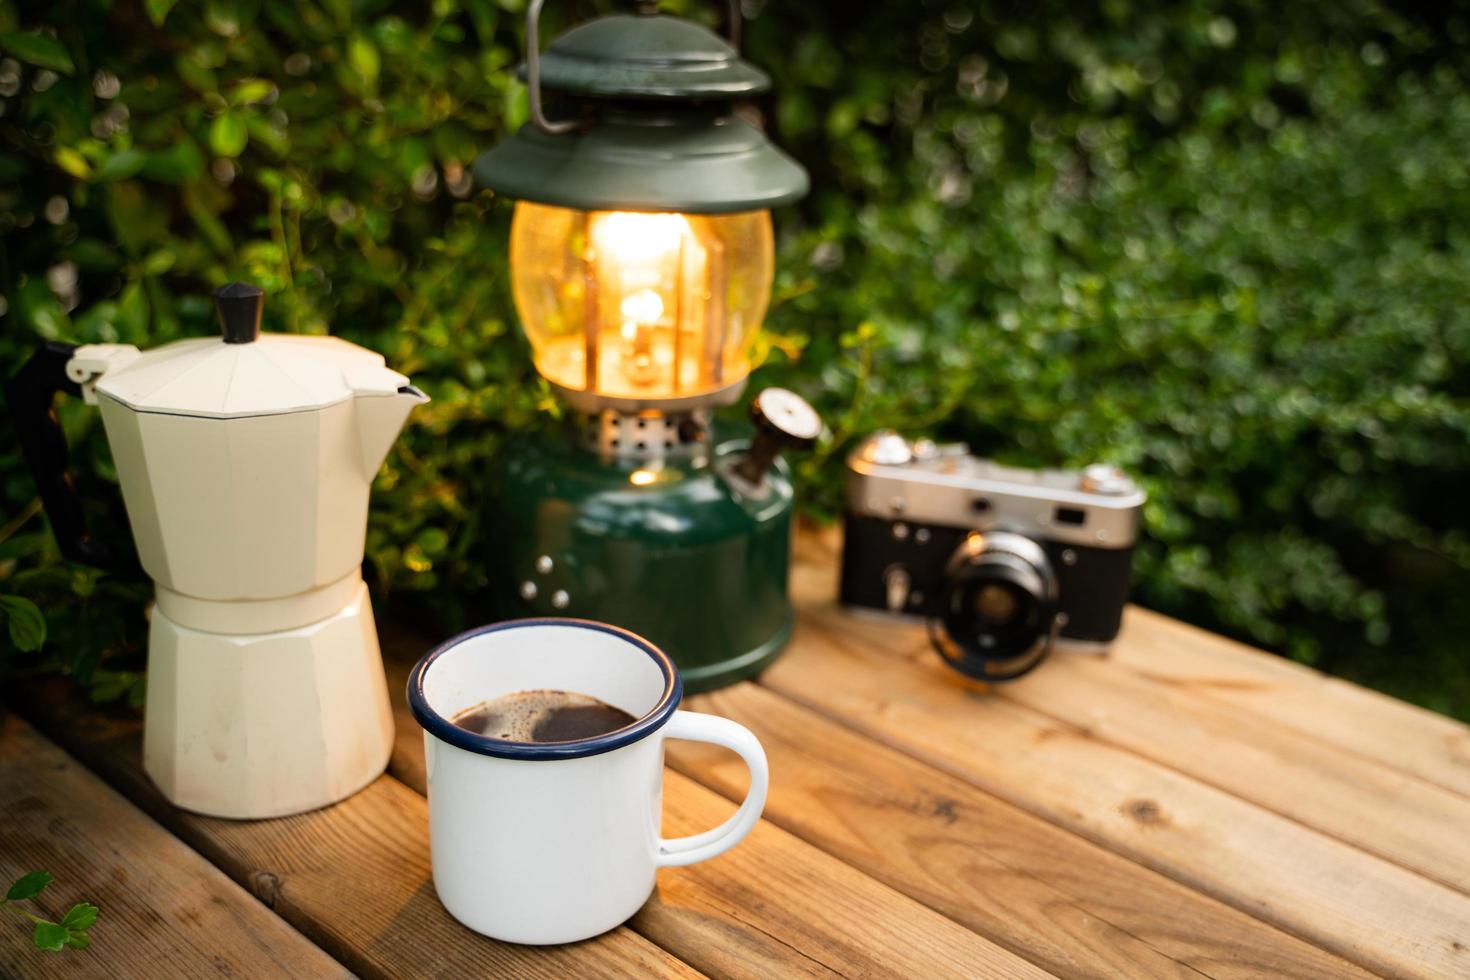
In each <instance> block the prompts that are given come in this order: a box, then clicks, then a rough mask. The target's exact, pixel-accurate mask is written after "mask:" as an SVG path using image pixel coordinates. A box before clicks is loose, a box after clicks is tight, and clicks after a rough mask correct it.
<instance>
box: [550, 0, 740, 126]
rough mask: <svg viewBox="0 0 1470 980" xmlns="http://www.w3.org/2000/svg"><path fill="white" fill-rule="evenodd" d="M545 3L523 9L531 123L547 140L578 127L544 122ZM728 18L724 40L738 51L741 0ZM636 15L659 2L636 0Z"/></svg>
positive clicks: (655, 7) (733, 1) (564, 121)
mask: <svg viewBox="0 0 1470 980" xmlns="http://www.w3.org/2000/svg"><path fill="white" fill-rule="evenodd" d="M545 2H546V0H531V2H530V3H528V4H527V5H526V93H527V96H528V101H529V102H530V104H531V122H532V123H533V124H534V125H535V127H536V128H537V129H539V130H541V132H543V133H546V134H547V135H550V136H560V135H561V134H562V133H570V132H572V131H573V130H574V129H576V128H577V127H578V126H579V125H580V124H579V123H578V122H577V121H576V120H572V119H556V120H553V119H547V118H546V110H545V109H544V108H543V107H542V105H541V36H540V34H541V32H540V30H539V29H538V26H537V25H538V23H539V22H540V20H541V7H542V5H543V4H544V3H545ZM729 11H730V14H729V17H728V23H727V24H726V25H725V37H726V38H727V39H728V40H729V42H730V47H732V48H734V49H735V50H736V51H739V50H740V33H741V31H740V27H741V23H740V0H729ZM638 12H639V13H641V14H656V13H658V0H639V3H638Z"/></svg>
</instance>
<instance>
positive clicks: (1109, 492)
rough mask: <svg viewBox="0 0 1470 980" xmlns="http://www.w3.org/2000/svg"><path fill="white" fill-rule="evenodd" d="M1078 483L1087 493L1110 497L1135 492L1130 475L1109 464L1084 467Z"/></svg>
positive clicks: (1094, 464)
mask: <svg viewBox="0 0 1470 980" xmlns="http://www.w3.org/2000/svg"><path fill="white" fill-rule="evenodd" d="M1077 483H1078V486H1080V487H1081V488H1082V489H1083V490H1084V491H1086V492H1087V493H1098V494H1104V495H1106V496H1110V497H1113V496H1119V495H1121V494H1125V493H1131V492H1132V491H1133V481H1132V480H1130V479H1129V478H1128V474H1126V473H1124V472H1123V471H1122V470H1120V469H1118V467H1116V466H1113V465H1111V464H1108V463H1093V464H1092V465H1091V466H1085V467H1083V469H1082V475H1081V477H1080V478H1079V479H1078V480H1077Z"/></svg>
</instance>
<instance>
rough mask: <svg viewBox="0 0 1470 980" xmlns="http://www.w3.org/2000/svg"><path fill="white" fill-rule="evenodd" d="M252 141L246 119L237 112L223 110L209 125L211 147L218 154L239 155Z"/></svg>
mask: <svg viewBox="0 0 1470 980" xmlns="http://www.w3.org/2000/svg"><path fill="white" fill-rule="evenodd" d="M249 141H250V133H249V131H248V130H247V129H246V128H245V120H244V119H243V118H242V117H241V116H240V115H239V113H235V112H222V113H220V114H219V115H218V116H216V117H215V120H214V123H213V124H212V125H211V126H210V127H209V148H210V149H211V150H213V151H214V153H215V155H216V156H222V157H237V156H239V155H240V152H241V151H242V150H244V149H245V144H246V143H248V142H249Z"/></svg>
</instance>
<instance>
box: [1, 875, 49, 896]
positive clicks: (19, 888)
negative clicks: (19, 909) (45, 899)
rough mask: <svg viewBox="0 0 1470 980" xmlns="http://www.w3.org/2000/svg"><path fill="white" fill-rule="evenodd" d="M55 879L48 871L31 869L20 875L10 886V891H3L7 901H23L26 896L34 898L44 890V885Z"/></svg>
mask: <svg viewBox="0 0 1470 980" xmlns="http://www.w3.org/2000/svg"><path fill="white" fill-rule="evenodd" d="M55 880H56V879H54V878H52V877H51V872H49V871H32V872H31V873H30V874H28V875H24V876H22V877H21V878H20V879H18V880H17V881H16V883H15V884H13V885H11V886H10V891H8V892H6V893H5V900H6V901H7V902H23V901H25V900H26V899H28V898H35V897H36V896H37V895H39V894H41V892H43V891H45V889H46V886H47V885H49V884H51V882H53V881H55Z"/></svg>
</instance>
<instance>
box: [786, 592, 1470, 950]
mask: <svg viewBox="0 0 1470 980" xmlns="http://www.w3.org/2000/svg"><path fill="white" fill-rule="evenodd" d="M802 611H803V616H802V619H801V621H800V623H799V625H798V629H797V637H796V640H795V642H794V643H793V647H792V649H791V651H790V652H789V653H788V654H787V655H786V656H785V657H783V658H782V659H781V660H779V661H777V662H776V664H775V665H774V666H773V667H772V668H771V669H770V670H768V671H767V672H766V673H765V674H764V675H763V676H762V679H761V682H762V684H764V685H766V686H769V687H771V688H772V689H774V690H777V691H779V692H781V693H782V694H785V695H786V696H788V697H790V698H792V699H793V700H796V701H799V702H801V703H803V704H805V705H807V706H808V707H811V708H813V709H814V710H817V711H819V712H822V713H824V714H826V715H827V716H828V717H831V718H834V719H836V720H838V721H841V722H842V723H844V724H847V725H849V726H851V727H853V728H855V729H856V730H859V731H862V732H864V733H866V734H868V735H870V736H872V737H875V738H877V739H879V740H881V741H885V742H887V743H888V744H890V745H892V746H894V747H895V748H899V749H901V750H903V751H906V752H909V753H911V754H914V755H916V756H918V757H920V758H922V759H925V760H927V761H929V762H931V763H932V764H934V765H935V766H937V767H939V768H942V769H945V770H947V771H949V772H951V773H953V774H955V775H957V776H959V777H961V778H963V779H966V780H968V781H970V782H971V783H973V784H975V785H976V786H979V787H980V788H982V789H985V790H987V791H989V792H991V793H994V794H995V795H997V796H1000V797H1002V798H1004V799H1006V800H1009V801H1010V802H1012V803H1015V804H1016V805H1018V806H1020V807H1022V808H1024V809H1027V810H1029V811H1031V812H1033V813H1035V814H1037V815H1039V816H1042V817H1044V818H1045V819H1047V820H1050V821H1052V822H1053V823H1056V824H1058V825H1060V826H1063V827H1066V828H1068V829H1069V830H1073V831H1075V832H1077V833H1080V834H1082V835H1084V836H1086V837H1089V838H1090V839H1092V840H1094V841H1097V842H1099V843H1101V844H1103V845H1104V846H1105V847H1107V848H1109V849H1111V850H1114V851H1117V852H1118V853H1121V854H1124V855H1126V856H1128V857H1130V858H1132V859H1134V860H1135V861H1138V862H1140V863H1142V864H1145V865H1147V866H1149V867H1151V868H1154V869H1155V870H1158V871H1160V872H1162V873H1164V874H1167V875H1169V876H1170V877H1173V878H1175V879H1176V880H1178V881H1180V882H1183V883H1184V884H1186V885H1189V886H1190V887H1193V888H1196V889H1198V890H1200V891H1203V892H1205V893H1207V894H1209V895H1213V896H1215V897H1216V898H1219V899H1221V900H1222V901H1224V902H1227V903H1229V904H1231V905H1233V906H1235V907H1236V908H1239V909H1241V910H1243V911H1246V912H1249V913H1250V914H1252V915H1255V916H1257V917H1258V918H1261V919H1263V920H1265V921H1267V922H1271V923H1273V924H1275V925H1277V926H1280V927H1281V928H1283V929H1285V930H1287V931H1289V932H1292V933H1294V934H1295V935H1298V936H1300V937H1302V938H1304V939H1307V940H1308V941H1310V942H1312V943H1315V944H1316V945H1319V946H1321V947H1323V948H1324V949H1327V950H1330V951H1332V952H1334V953H1337V954H1338V955H1340V956H1343V957H1344V958H1346V959H1349V960H1352V961H1353V962H1356V963H1359V964H1361V965H1363V966H1366V967H1368V968H1369V969H1372V970H1375V971H1382V972H1387V973H1390V974H1394V975H1406V976H1408V975H1414V976H1436V977H1442V976H1452V975H1458V974H1464V973H1467V972H1470V899H1467V898H1466V896H1464V895H1463V894H1461V893H1459V892H1456V891H1453V890H1451V889H1449V888H1446V887H1444V886H1442V885H1440V884H1437V883H1435V882H1432V881H1430V880H1428V879H1426V878H1423V877H1422V876H1419V875H1417V874H1414V873H1412V872H1409V871H1406V870H1405V869H1403V868H1400V867H1398V866H1396V865H1393V864H1390V863H1388V862H1386V861H1383V860H1381V859H1379V858H1376V857H1373V856H1371V855H1369V854H1366V853H1364V852H1362V851H1360V850H1358V849H1356V848H1353V847H1350V846H1348V845H1345V844H1343V843H1341V842H1339V841H1336V840H1333V839H1331V838H1329V837H1327V836H1325V835H1323V834H1321V833H1318V832H1316V831H1313V830H1310V829H1308V828H1306V827H1303V826H1301V825H1300V824H1297V823H1295V822H1293V821H1291V820H1289V819H1286V818H1283V817H1281V816H1279V815H1277V814H1274V813H1271V812H1269V811H1267V810H1265V809H1263V808H1261V807H1259V806H1257V805H1255V804H1253V803H1249V802H1247V801H1244V800H1241V799H1239V798H1238V797H1235V796H1232V795H1230V794H1228V793H1225V792H1222V791H1220V790H1217V789H1215V788H1213V787H1210V786H1207V785H1205V784H1203V783H1201V782H1199V781H1198V780H1195V779H1192V778H1190V777H1188V776H1184V775H1182V774H1180V773H1178V772H1175V771H1174V770H1172V769H1170V768H1168V767H1166V766H1162V765H1160V764H1158V763H1156V762H1153V761H1150V760H1147V759H1144V758H1142V757H1140V756H1138V755H1136V754H1134V753H1133V752H1131V751H1128V750H1125V749H1121V748H1118V747H1116V746H1112V745H1109V744H1107V743H1105V742H1103V741H1100V740H1098V739H1096V738H1093V737H1091V736H1090V735H1089V734H1088V733H1087V731H1086V730H1085V729H1084V728H1082V727H1081V726H1079V725H1075V724H1070V723H1064V722H1059V721H1058V720H1056V719H1054V718H1051V717H1048V716H1046V715H1043V714H1040V713H1038V712H1036V711H1033V710H1031V709H1029V708H1026V707H1023V706H1021V705H1017V704H1015V703H1013V702H1009V701H1007V700H1006V699H1004V698H1001V697H995V696H993V695H990V694H988V693H987V692H985V691H983V690H978V689H977V688H976V687H975V686H973V685H970V684H967V683H963V682H962V679H959V678H958V675H955V674H954V673H953V672H952V671H949V670H947V669H946V668H944V667H943V666H941V665H939V664H938V663H937V662H935V661H934V660H933V657H932V654H929V653H927V652H924V653H921V652H919V651H917V650H913V643H912V641H911V640H910V642H908V643H907V644H900V643H895V641H894V636H893V635H890V634H891V633H892V631H893V630H901V631H907V632H909V633H911V632H912V629H913V628H912V627H887V626H885V627H883V628H881V629H880V628H877V627H874V626H873V625H871V624H867V623H864V622H863V621H861V620H856V619H854V618H853V617H852V616H850V615H846V614H843V613H842V612H841V611H840V610H838V609H837V608H836V607H835V606H834V605H833V604H832V603H831V602H830V600H828V602H827V604H826V605H817V604H815V603H813V602H812V601H811V600H810V599H808V600H807V601H805V602H804V603H803V610H802ZM904 647H907V648H908V649H910V650H913V652H912V654H911V655H908V656H905V655H903V654H896V653H894V650H895V649H901V648H904ZM836 678H840V679H841V683H834V679H836ZM1229 750H1230V746H1229V744H1228V743H1226V744H1222V745H1221V746H1220V747H1219V751H1221V752H1227V751H1229ZM1385 805H1387V806H1391V805H1392V801H1385Z"/></svg>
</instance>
